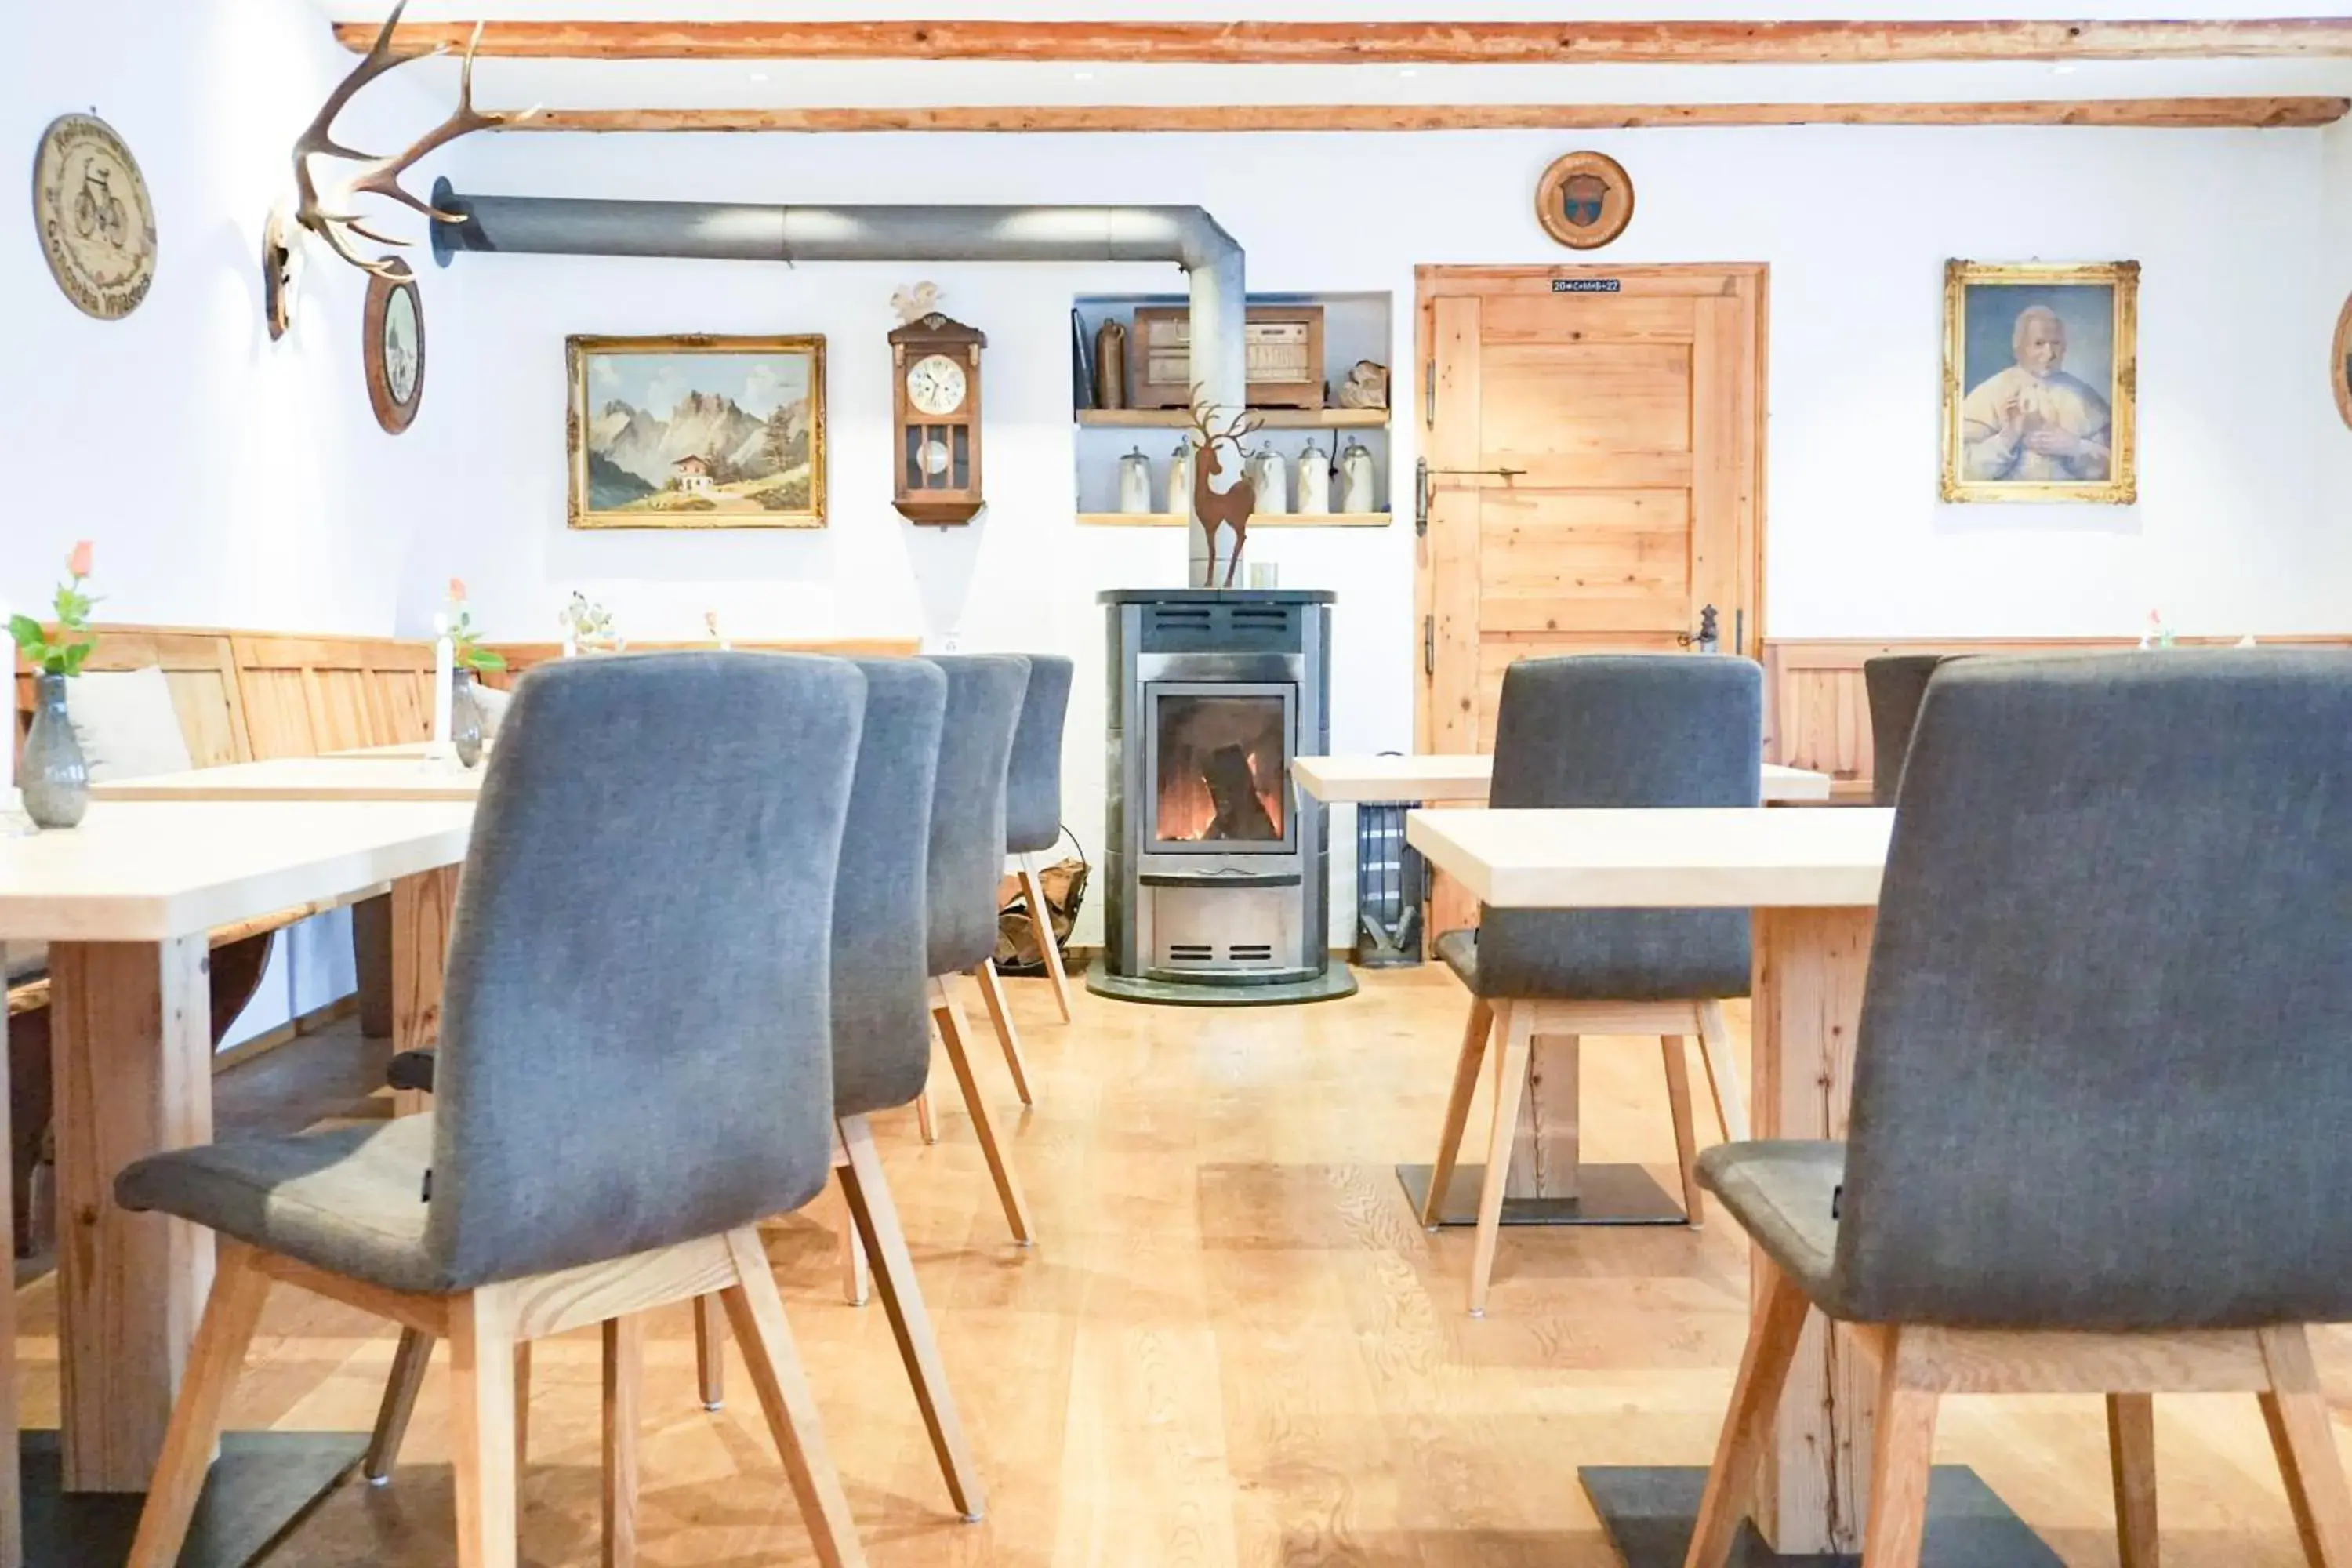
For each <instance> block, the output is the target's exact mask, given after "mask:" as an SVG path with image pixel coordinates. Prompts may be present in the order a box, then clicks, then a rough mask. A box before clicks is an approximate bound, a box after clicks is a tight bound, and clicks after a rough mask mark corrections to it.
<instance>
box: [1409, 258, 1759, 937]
mask: <svg viewBox="0 0 2352 1568" xmlns="http://www.w3.org/2000/svg"><path fill="white" fill-rule="evenodd" d="M1766 279H1767V274H1766V270H1765V268H1763V267H1762V266H1760V265H1741V266H1692V267H1575V268H1549V267H1546V268H1453V267H1424V268H1420V270H1419V272H1418V274H1417V280H1418V284H1419V289H1418V295H1419V310H1420V366H1419V369H1420V373H1421V374H1420V376H1419V379H1418V381H1417V383H1416V384H1415V385H1414V386H1413V388H1412V392H1413V394H1414V395H1415V399H1414V400H1415V404H1416V409H1415V411H1416V412H1417V413H1418V414H1419V416H1420V417H1421V419H1422V421H1423V438H1422V449H1423V453H1424V454H1425V459H1424V460H1425V462H1426V464H1427V468H1428V471H1427V474H1426V477H1425V479H1424V480H1423V483H1424V485H1425V487H1426V488H1425V492H1424V498H1423V505H1424V507H1425V509H1426V517H1427V527H1426V530H1425V531H1424V532H1423V536H1422V538H1421V540H1420V549H1419V562H1420V565H1419V571H1418V574H1417V576H1418V591H1419V597H1420V603H1419V609H1420V611H1421V613H1422V617H1423V619H1422V624H1421V626H1420V628H1419V630H1420V633H1421V636H1422V639H1423V642H1422V646H1423V665H1422V670H1423V682H1422V688H1421V691H1422V700H1421V710H1420V724H1419V744H1420V749H1422V750H1423V751H1430V752H1485V751H1489V750H1491V749H1492V748H1493V746H1494V742H1495V705H1496V698H1497V696H1498V695H1499V694H1500V692H1501V690H1502V684H1503V671H1504V670H1505V669H1506V668H1508V667H1509V665H1510V664H1511V661H1512V660H1514V659H1518V658H1530V657H1537V656H1542V655H1548V654H1563V653H1601V652H1632V651H1649V652H1672V651H1674V650H1675V649H1676V648H1677V647H1682V646H1683V643H1682V641H1681V639H1683V638H1685V637H1689V636H1692V635H1695V634H1696V632H1697V630H1698V628H1699V623H1700V617H1701V615H1702V614H1703V612H1704V610H1705V608H1706V606H1707V605H1713V606H1714V607H1715V610H1716V616H1717V626H1718V630H1719V637H1720V643H1721V647H1722V648H1723V650H1724V651H1725V652H1727V653H1732V652H1737V653H1744V654H1747V655H1748V656H1749V657H1751V658H1752V657H1754V656H1755V655H1756V654H1757V653H1758V652H1759V650H1760V649H1761V648H1762V647H1763V637H1764V628H1763V595H1762V586H1761V582H1762V572H1761V563H1762V538H1763V510H1764V504H1763V503H1764V483H1763V480H1764V449H1763V437H1762V432H1763V419H1764V342H1765V287H1766ZM1474 913H1475V910H1468V909H1466V908H1465V907H1463V906H1462V904H1461V903H1460V901H1459V900H1455V899H1450V898H1449V899H1446V900H1443V901H1442V902H1441V905H1440V908H1439V910H1438V911H1437V919H1438V921H1440V923H1439V924H1438V925H1437V926H1435V927H1434V928H1433V929H1439V930H1442V929H1444V928H1445V926H1446V925H1449V924H1460V923H1463V921H1464V920H1465V917H1466V916H1468V915H1471V914H1474Z"/></svg>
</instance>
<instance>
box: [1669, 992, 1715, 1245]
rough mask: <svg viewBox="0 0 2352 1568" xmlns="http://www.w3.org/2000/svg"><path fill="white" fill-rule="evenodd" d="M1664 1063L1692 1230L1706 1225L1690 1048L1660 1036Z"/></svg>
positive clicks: (1674, 1038) (1671, 1037)
mask: <svg viewBox="0 0 2352 1568" xmlns="http://www.w3.org/2000/svg"><path fill="white" fill-rule="evenodd" d="M1660 1042H1661V1044H1662V1045H1663V1046H1664V1051H1663V1052H1662V1054H1663V1055H1664V1058H1665V1061H1666V1109H1667V1110H1668V1111H1669V1112H1670V1113H1671V1114H1672V1115H1673V1117H1674V1119H1675V1166H1676V1167H1677V1168H1678V1169H1679V1170H1680V1171H1681V1172H1682V1178H1683V1217H1684V1218H1685V1220H1687V1221H1688V1222H1689V1225H1690V1227H1691V1228H1692V1229H1693V1230H1696V1229H1698V1228H1699V1227H1700V1226H1703V1225H1705V1224H1706V1209H1705V1208H1704V1207H1703V1206H1702V1204H1703V1194H1701V1193H1700V1192H1699V1186H1698V1127H1697V1124H1696V1121H1694V1120H1693V1118H1692V1115H1691V1088H1690V1055H1689V1047H1688V1046H1687V1045H1686V1044H1685V1041H1684V1039H1683V1037H1681V1036H1680V1035H1664V1036H1661V1037H1660Z"/></svg>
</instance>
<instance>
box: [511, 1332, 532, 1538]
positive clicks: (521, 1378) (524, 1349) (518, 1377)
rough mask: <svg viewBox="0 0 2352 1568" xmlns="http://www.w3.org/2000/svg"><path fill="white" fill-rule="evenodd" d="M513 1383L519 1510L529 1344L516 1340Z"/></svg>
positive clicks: (526, 1450)
mask: <svg viewBox="0 0 2352 1568" xmlns="http://www.w3.org/2000/svg"><path fill="white" fill-rule="evenodd" d="M514 1366H515V1371H514V1381H515V1402H514V1406H515V1495H516V1499H517V1502H516V1507H517V1508H518V1509H520V1506H521V1502H520V1498H521V1494H522V1478H523V1471H524V1470H525V1469H526V1468H528V1467H529V1466H530V1341H529V1340H517V1341H516V1342H515V1348H514Z"/></svg>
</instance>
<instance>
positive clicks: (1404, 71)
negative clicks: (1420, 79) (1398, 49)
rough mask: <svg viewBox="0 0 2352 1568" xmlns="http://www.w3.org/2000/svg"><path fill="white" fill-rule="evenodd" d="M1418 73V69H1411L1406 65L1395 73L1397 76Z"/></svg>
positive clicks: (1417, 74)
mask: <svg viewBox="0 0 2352 1568" xmlns="http://www.w3.org/2000/svg"><path fill="white" fill-rule="evenodd" d="M1420 74H1421V73H1420V72H1419V71H1417V70H1415V69H1413V68H1412V67H1411V66H1406V67H1404V68H1402V69H1400V70H1399V71H1398V72H1397V75H1399V76H1419V75H1420Z"/></svg>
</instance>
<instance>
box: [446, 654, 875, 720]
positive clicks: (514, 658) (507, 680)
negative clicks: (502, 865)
mask: <svg viewBox="0 0 2352 1568" xmlns="http://www.w3.org/2000/svg"><path fill="white" fill-rule="evenodd" d="M483 646H484V647H488V648H490V649H492V650H493V651H494V652H496V653H498V654H499V655H501V656H502V657H504V658H505V659H506V661H507V667H506V668H505V669H503V670H499V671H496V672H493V673H491V674H488V675H486V676H484V677H483V678H482V682H483V684H484V685H486V686H512V685H513V684H514V678H515V677H516V676H518V675H520V674H521V673H522V672H523V671H524V670H526V669H529V668H531V667H532V666H533V665H539V664H546V663H548V662H549V661H551V660H552V659H558V658H562V657H563V645H562V644H561V643H551V642H500V643H486V644H484V645H483ZM717 646H718V645H717V644H715V643H712V642H710V641H709V640H708V639H704V640H701V641H697V642H632V643H631V644H629V645H628V647H627V648H626V649H625V651H626V652H629V653H686V652H692V651H695V650H697V649H699V650H702V651H704V652H709V651H710V650H712V649H713V648H715V647H717ZM728 646H729V647H731V648H732V649H734V650H735V651H736V652H737V653H826V654H831V655H833V656H834V657H835V658H908V657H911V656H912V655H914V654H915V653H917V652H919V650H920V649H921V647H922V643H921V640H920V639H919V638H916V637H795V638H788V639H776V638H767V639H758V638H746V637H730V638H729V639H728ZM427 717H428V719H429V718H430V715H429V714H428V715H427Z"/></svg>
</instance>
